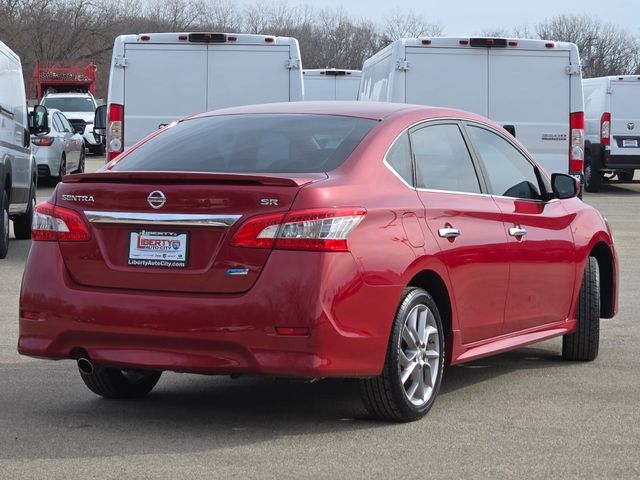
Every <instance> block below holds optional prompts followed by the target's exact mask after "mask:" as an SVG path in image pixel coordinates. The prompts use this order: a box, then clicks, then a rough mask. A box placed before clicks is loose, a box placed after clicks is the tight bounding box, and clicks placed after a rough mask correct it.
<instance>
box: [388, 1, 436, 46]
mask: <svg viewBox="0 0 640 480" xmlns="http://www.w3.org/2000/svg"><path fill="white" fill-rule="evenodd" d="M442 34H443V28H442V25H440V24H439V23H437V22H429V21H428V20H427V18H426V17H425V16H424V15H422V14H420V13H416V12H414V11H413V10H409V11H402V10H399V9H395V10H393V11H391V12H390V13H389V15H387V17H386V20H385V21H384V24H383V27H382V35H383V37H384V38H385V42H386V43H390V42H392V41H394V40H397V39H398V38H411V37H427V36H428V37H439V36H441V35H442Z"/></svg>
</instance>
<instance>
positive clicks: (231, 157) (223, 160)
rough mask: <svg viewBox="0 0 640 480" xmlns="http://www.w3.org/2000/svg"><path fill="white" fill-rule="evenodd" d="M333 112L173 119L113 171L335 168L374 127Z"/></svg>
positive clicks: (275, 170)
mask: <svg viewBox="0 0 640 480" xmlns="http://www.w3.org/2000/svg"><path fill="white" fill-rule="evenodd" d="M377 123H378V122H377V121H375V120H370V119H365V118H355V117H342V116H337V115H300V114H295V115H291V114H283V115H275V114H273V115H272V114H255V115H251V114H247V115H214V116H209V117H198V118H193V119H189V120H185V121H182V122H179V123H178V124H176V125H174V126H171V127H168V128H165V129H164V130H163V131H162V132H161V133H159V134H158V135H157V136H155V137H153V138H151V139H149V140H148V141H147V142H145V143H143V144H141V145H140V146H139V147H138V148H136V149H135V150H133V151H131V152H130V153H129V154H128V155H126V156H125V157H124V158H123V159H122V160H121V161H119V162H118V163H117V164H115V165H114V167H113V170H117V171H118V170H119V171H136V170H137V171H141V170H144V171H181V172H184V171H191V172H230V173H250V172H255V173H311V172H326V171H330V170H333V169H335V168H337V167H338V166H340V165H341V164H342V163H343V162H344V161H345V160H346V159H347V158H348V157H349V155H350V154H351V152H352V151H353V150H354V149H355V148H356V146H357V145H358V144H359V143H360V142H361V141H362V139H363V138H364V137H365V135H366V134H367V133H368V132H369V131H370V130H371V129H372V128H373V127H374V125H376V124H377Z"/></svg>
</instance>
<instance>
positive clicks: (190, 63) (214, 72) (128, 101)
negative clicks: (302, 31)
mask: <svg viewBox="0 0 640 480" xmlns="http://www.w3.org/2000/svg"><path fill="white" fill-rule="evenodd" d="M301 68H302V65H301V61H300V48H299V46H298V41H297V40H296V39H294V38H288V37H274V36H270V35H248V34H235V33H148V34H140V35H121V36H119V37H117V38H116V40H115V43H114V46H113V58H112V61H111V74H110V76H109V98H108V106H109V107H108V126H107V151H108V159H112V158H113V157H115V156H116V155H118V154H119V153H120V152H122V151H124V150H126V149H127V148H129V147H131V146H132V145H133V144H135V143H136V142H137V141H138V140H140V139H141V138H143V137H145V136H146V135H148V134H150V133H151V132H153V131H155V130H157V129H159V128H162V127H163V126H165V125H167V124H169V123H171V122H173V121H175V120H178V119H180V118H183V117H185V116H188V115H191V114H195V113H201V112H206V111H209V110H214V109H217V108H222V107H230V106H236V105H249V104H254V103H271V102H288V101H299V100H302V99H303V86H302V69H301Z"/></svg>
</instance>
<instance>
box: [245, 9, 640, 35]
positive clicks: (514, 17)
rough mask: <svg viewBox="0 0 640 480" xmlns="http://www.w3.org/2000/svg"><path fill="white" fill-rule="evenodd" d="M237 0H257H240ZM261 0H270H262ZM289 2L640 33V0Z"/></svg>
mask: <svg viewBox="0 0 640 480" xmlns="http://www.w3.org/2000/svg"><path fill="white" fill-rule="evenodd" d="M277 1H278V0H276V3H277ZM237 3H240V4H252V3H255V1H254V0H239V1H237ZM261 3H269V2H267V1H266V0H262V1H261ZM287 3H288V4H289V5H297V4H308V5H312V6H314V7H316V8H323V7H330V8H336V7H341V8H343V9H344V10H346V11H347V12H348V13H350V14H352V15H353V16H354V17H366V18H370V19H371V20H373V21H376V22H379V23H382V22H383V20H384V16H385V14H388V13H389V11H390V10H392V9H393V8H400V9H401V10H413V11H415V12H419V13H421V14H422V15H424V16H425V17H426V18H427V19H428V20H429V21H430V22H438V23H440V24H441V25H442V27H443V28H444V32H445V34H446V35H473V34H478V33H480V32H481V31H482V30H487V29H496V28H500V27H506V28H511V27H514V26H520V25H523V24H527V25H530V26H533V25H535V24H536V23H538V22H541V21H543V20H544V19H545V18H548V17H553V16H555V15H559V14H562V13H575V14H583V13H587V14H591V15H594V16H597V17H598V18H600V19H602V20H605V21H608V22H612V23H615V24H617V25H619V26H621V27H623V28H626V29H627V30H629V31H630V32H631V33H633V34H636V35H638V34H640V8H639V7H640V0H526V1H523V0H511V1H504V0H400V1H395V2H394V1H380V0H315V1H309V0H287ZM396 6H397V7H396Z"/></svg>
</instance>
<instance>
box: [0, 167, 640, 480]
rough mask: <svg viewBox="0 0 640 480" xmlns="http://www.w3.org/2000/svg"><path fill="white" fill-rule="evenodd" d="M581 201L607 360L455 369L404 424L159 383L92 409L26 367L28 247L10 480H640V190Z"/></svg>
mask: <svg viewBox="0 0 640 480" xmlns="http://www.w3.org/2000/svg"><path fill="white" fill-rule="evenodd" d="M101 164H102V159H95V157H89V158H88V165H87V166H88V169H95V168H97V167H98V166H99V165H101ZM51 192H52V188H48V187H40V188H39V190H38V199H39V200H44V199H46V198H47V197H48V196H49V195H50V194H51ZM585 201H586V202H587V203H590V204H591V205H593V206H595V207H596V208H598V209H600V211H602V212H603V213H604V215H605V216H606V217H607V218H608V219H609V221H610V223H611V225H612V228H613V231H614V235H615V240H616V243H617V248H618V255H619V259H620V268H621V272H620V280H621V290H620V312H619V314H618V316H617V317H616V318H615V319H613V320H603V321H602V326H601V343H600V355H599V357H598V359H597V360H596V361H594V362H591V363H567V362H562V361H561V360H560V346H561V341H560V340H559V339H554V340H551V341H547V342H544V343H540V344H537V345H535V346H533V347H530V348H523V349H520V350H516V351H513V352H509V353H505V354H502V355H499V356H495V357H490V358H487V359H483V360H479V361H475V362H472V363H469V364H466V365H463V366H456V367H451V368H448V369H446V370H445V375H444V380H443V386H442V390H441V393H440V396H439V397H438V399H437V400H436V403H435V405H434V407H433V409H432V410H431V412H430V413H429V414H428V415H427V416H426V417H425V418H424V419H423V420H421V421H418V422H414V423H409V424H390V423H384V422H378V421H372V420H370V419H368V418H367V416H366V413H365V411H364V408H363V406H362V404H361V403H360V400H359V397H358V389H357V383H355V382H353V381H343V380H332V381H321V382H316V383H301V382H291V381H285V380H277V379H270V378H257V377H256V378H240V379H236V380H232V379H230V378H228V377H207V376H198V375H185V374H176V373H165V374H164V375H163V377H162V378H161V380H160V382H159V384H158V386H157V387H156V388H155V390H154V391H153V392H152V393H151V394H150V395H149V396H148V397H147V398H145V399H142V400H138V401H130V402H119V401H109V400H104V399H101V398H98V397H96V396H94V395H93V394H91V393H90V392H89V390H87V389H86V387H85V386H84V384H83V383H82V381H81V380H80V377H79V374H78V372H77V369H76V365H75V363H74V362H72V361H59V362H52V361H46V360H36V359H30V358H27V357H21V356H19V355H18V354H17V352H16V342H17V333H18V322H17V318H18V294H19V290H20V280H21V276H22V270H23V267H24V262H25V259H26V257H27V254H28V251H29V245H30V242H29V241H17V240H15V239H12V240H11V243H10V248H9V255H8V257H7V258H6V259H5V260H0V479H5V478H6V479H22V478H25V479H27V478H33V479H58V478H59V479H69V478H82V479H83V480H84V479H92V478H109V479H145V478H150V479H151V478H153V479H155V478H160V479H165V478H166V479H184V478H225V479H226V478H242V479H253V478H256V479H257V478H273V479H289V478H291V479H300V478H314V479H315V478H327V479H343V478H344V479H359V478H394V477H395V478H403V479H413V478H416V479H418V478H420V479H426V478H429V479H439V478H443V479H445V478H452V479H454V478H455V479H457V478H491V479H494V478H536V479H547V478H562V479H566V478H576V479H578V478H579V479H591V478H594V479H595V478H597V479H635V478H640V354H639V353H640V352H639V345H640V322H639V321H638V315H637V313H636V312H638V311H639V310H640V295H639V294H638V293H639V292H640V248H639V247H638V236H639V234H640V216H639V215H638V212H639V211H640V184H634V185H621V184H620V185H615V184H612V185H605V186H604V187H603V188H602V191H601V193H598V194H586V195H585Z"/></svg>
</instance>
